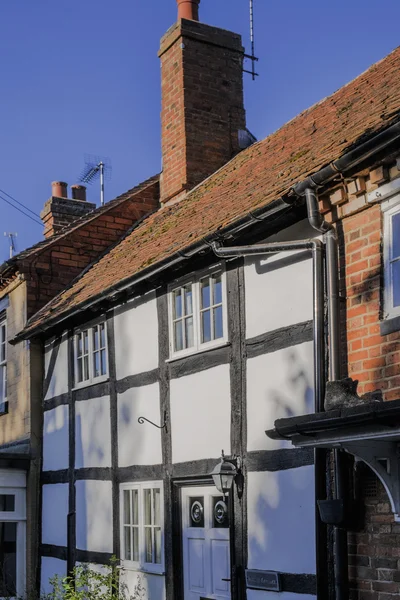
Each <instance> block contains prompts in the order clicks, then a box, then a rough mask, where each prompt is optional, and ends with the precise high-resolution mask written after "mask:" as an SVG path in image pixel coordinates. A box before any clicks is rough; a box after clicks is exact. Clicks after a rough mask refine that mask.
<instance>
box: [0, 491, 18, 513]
mask: <svg viewBox="0 0 400 600" xmlns="http://www.w3.org/2000/svg"><path fill="white" fill-rule="evenodd" d="M14 510H15V496H14V494H0V511H1V512H14Z"/></svg>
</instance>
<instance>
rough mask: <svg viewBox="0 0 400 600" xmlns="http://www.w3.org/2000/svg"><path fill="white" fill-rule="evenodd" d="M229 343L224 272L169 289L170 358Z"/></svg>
mask: <svg viewBox="0 0 400 600" xmlns="http://www.w3.org/2000/svg"><path fill="white" fill-rule="evenodd" d="M226 340H227V324H226V292H225V273H224V272H223V271H221V270H218V271H214V272H206V273H201V274H200V275H198V276H196V277H191V278H190V279H189V280H186V281H183V282H182V283H181V284H180V285H178V286H174V287H171V289H170V344H171V357H175V356H181V355H185V354H191V353H193V352H197V351H200V350H206V349H208V348H211V347H214V346H219V345H221V344H222V343H225V342H226Z"/></svg>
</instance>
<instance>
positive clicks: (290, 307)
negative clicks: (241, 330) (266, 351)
mask: <svg viewBox="0 0 400 600" xmlns="http://www.w3.org/2000/svg"><path fill="white" fill-rule="evenodd" d="M299 257H300V254H299V252H280V253H279V254H275V255H271V256H265V257H263V256H258V257H253V258H246V261H245V267H244V273H245V290H246V295H245V297H246V337H247V338H251V337H255V336H257V335H260V334H261V333H264V332H266V331H272V330H274V329H279V328H280V327H286V326H288V325H293V324H295V323H300V322H302V321H307V320H309V319H312V316H313V304H312V260H311V258H307V257H305V258H303V259H302V260H299Z"/></svg>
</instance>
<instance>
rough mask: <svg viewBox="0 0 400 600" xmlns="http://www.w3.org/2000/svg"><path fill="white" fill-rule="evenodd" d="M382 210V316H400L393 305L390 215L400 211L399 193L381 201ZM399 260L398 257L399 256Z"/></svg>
mask: <svg viewBox="0 0 400 600" xmlns="http://www.w3.org/2000/svg"><path fill="white" fill-rule="evenodd" d="M382 212H383V260H384V294H383V297H384V318H385V319H391V318H393V317H398V316H400V306H393V280H392V276H391V268H390V267H391V262H392V217H393V215H395V214H397V213H400V195H396V196H395V197H394V198H391V199H390V200H388V201H386V202H384V203H382ZM399 260H400V257H399Z"/></svg>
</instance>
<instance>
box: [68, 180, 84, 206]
mask: <svg viewBox="0 0 400 600" xmlns="http://www.w3.org/2000/svg"><path fill="white" fill-rule="evenodd" d="M71 193H72V199H73V200H82V201H83V202H86V186H84V185H78V184H75V185H71Z"/></svg>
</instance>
